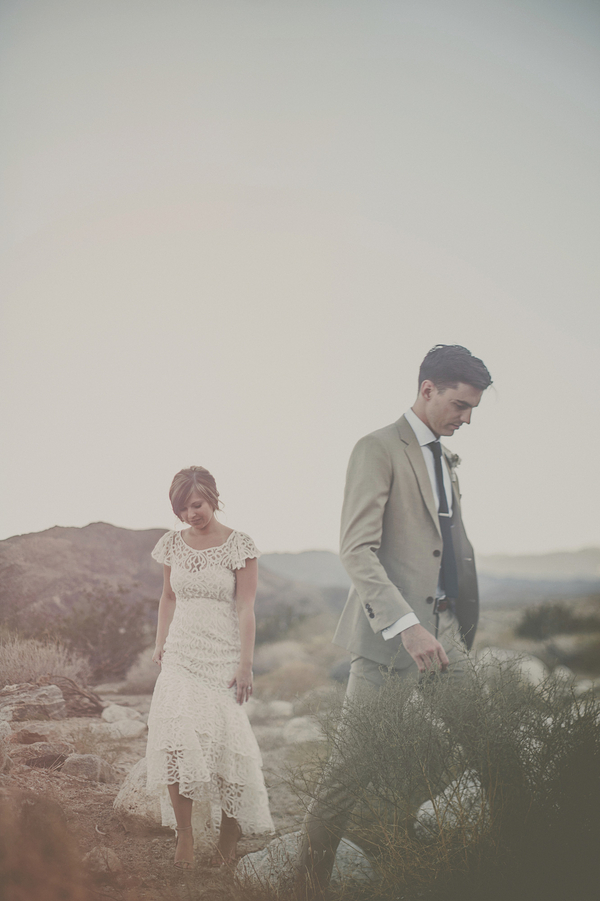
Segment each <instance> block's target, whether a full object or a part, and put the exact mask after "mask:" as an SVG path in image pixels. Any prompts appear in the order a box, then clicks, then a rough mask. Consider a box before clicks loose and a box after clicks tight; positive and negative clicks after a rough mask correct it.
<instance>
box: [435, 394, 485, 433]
mask: <svg viewBox="0 0 600 901" xmlns="http://www.w3.org/2000/svg"><path fill="white" fill-rule="evenodd" d="M421 391H422V395H423V397H424V399H425V402H426V406H425V410H426V416H427V421H428V425H429V428H430V429H431V431H432V432H434V433H435V434H436V435H438V436H439V435H444V436H446V437H448V436H449V435H453V434H454V433H455V432H457V431H458V430H459V428H460V427H461V426H462V425H465V423H466V424H467V425H468V424H469V423H470V422H471V413H472V411H473V409H474V407H476V406H477V405H478V404H479V401H480V400H481V395H482V394H483V391H480V390H479V389H478V388H474V387H473V386H472V385H467V384H465V383H464V382H459V383H458V384H457V385H456V387H455V388H452V387H450V388H437V387H436V385H434V383H433V382H429V381H425V382H423V385H422V386H421Z"/></svg>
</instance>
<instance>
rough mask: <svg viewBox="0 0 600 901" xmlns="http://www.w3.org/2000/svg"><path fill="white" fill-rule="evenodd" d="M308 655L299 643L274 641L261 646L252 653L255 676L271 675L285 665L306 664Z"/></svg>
mask: <svg viewBox="0 0 600 901" xmlns="http://www.w3.org/2000/svg"><path fill="white" fill-rule="evenodd" d="M308 659H309V658H308V655H307V653H306V650H305V648H304V646H303V645H302V644H300V642H299V641H274V642H271V643H269V644H261V645H259V646H258V647H257V648H256V651H255V653H254V672H255V673H256V674H257V675H262V674H263V673H271V672H272V671H273V670H276V669H279V667H280V666H285V665H286V664H287V663H295V662H301V663H307V662H308Z"/></svg>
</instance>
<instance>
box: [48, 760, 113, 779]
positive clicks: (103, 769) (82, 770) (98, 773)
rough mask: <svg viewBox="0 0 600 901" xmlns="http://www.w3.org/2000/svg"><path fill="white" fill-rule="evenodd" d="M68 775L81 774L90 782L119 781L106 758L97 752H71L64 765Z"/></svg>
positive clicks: (64, 771) (63, 768)
mask: <svg viewBox="0 0 600 901" xmlns="http://www.w3.org/2000/svg"><path fill="white" fill-rule="evenodd" d="M62 771H63V773H66V775H67V776H80V777H81V778H83V779H89V780H90V782H118V781H119V777H118V776H117V774H116V772H115V771H114V769H113V768H112V766H111V765H110V763H107V762H106V760H103V759H102V758H101V757H97V756H96V755H95V754H71V755H70V757H67V759H66V760H65V762H64V764H63V767H62Z"/></svg>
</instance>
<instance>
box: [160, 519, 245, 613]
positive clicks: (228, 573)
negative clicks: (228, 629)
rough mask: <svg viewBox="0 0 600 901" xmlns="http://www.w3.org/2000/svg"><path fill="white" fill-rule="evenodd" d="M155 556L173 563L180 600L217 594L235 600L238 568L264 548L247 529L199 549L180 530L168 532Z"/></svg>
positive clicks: (217, 597)
mask: <svg viewBox="0 0 600 901" xmlns="http://www.w3.org/2000/svg"><path fill="white" fill-rule="evenodd" d="M152 556H153V557H154V559H155V560H157V561H158V563H165V564H166V565H167V566H170V567H171V588H172V589H173V591H174V592H175V596H176V598H177V600H191V599H193V598H198V597H203V598H213V599H214V600H217V601H232V600H233V597H234V594H235V570H237V569H241V568H242V567H244V566H245V565H246V560H248V559H250V558H254V557H260V551H259V550H258V548H257V547H256V545H255V544H254V542H253V541H252V539H251V538H250V536H249V535H246V534H245V532H237V531H235V530H234V531H233V532H232V533H231V534H230V535H229V537H228V538H227V539H226V540H225V541H224V542H223V544H221V545H219V546H218V547H211V548H206V550H203V551H197V550H195V549H194V548H192V547H190V546H189V544H187V543H186V542H185V540H184V538H183V536H182V534H181V532H178V531H172V532H166V533H165V534H164V535H163V537H162V538H161V539H160V541H159V542H158V544H157V545H156V547H155V548H154V550H153V551H152Z"/></svg>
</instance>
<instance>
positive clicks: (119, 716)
mask: <svg viewBox="0 0 600 901" xmlns="http://www.w3.org/2000/svg"><path fill="white" fill-rule="evenodd" d="M141 716H142V715H141V713H139V712H138V711H137V710H135V709H134V708H133V707H123V706H122V705H121V704H109V705H108V707H105V708H104V710H103V711H102V719H103V720H104V722H105V723H118V722H119V721H120V720H139V719H141Z"/></svg>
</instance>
